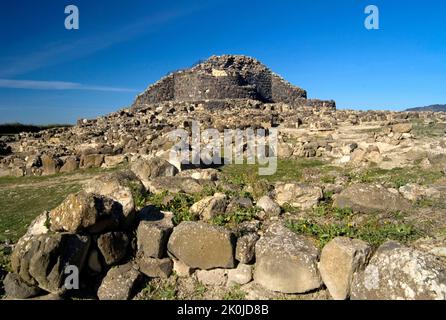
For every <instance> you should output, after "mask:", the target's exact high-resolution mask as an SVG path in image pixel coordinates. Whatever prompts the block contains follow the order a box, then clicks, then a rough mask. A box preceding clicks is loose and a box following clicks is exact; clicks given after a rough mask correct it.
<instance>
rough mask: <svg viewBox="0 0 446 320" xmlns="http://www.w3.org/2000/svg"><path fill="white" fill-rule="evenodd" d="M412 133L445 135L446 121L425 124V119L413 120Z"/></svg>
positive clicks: (435, 136) (416, 134)
mask: <svg viewBox="0 0 446 320" xmlns="http://www.w3.org/2000/svg"><path fill="white" fill-rule="evenodd" d="M412 124H413V129H412V133H413V134H414V136H415V137H430V138H437V137H444V136H445V132H446V123H435V122H434V123H431V124H425V123H424V122H423V120H416V121H413V122H412Z"/></svg>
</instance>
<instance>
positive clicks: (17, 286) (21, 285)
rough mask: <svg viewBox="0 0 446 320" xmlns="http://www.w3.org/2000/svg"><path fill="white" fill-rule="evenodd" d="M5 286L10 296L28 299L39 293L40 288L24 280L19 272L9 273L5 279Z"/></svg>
mask: <svg viewBox="0 0 446 320" xmlns="http://www.w3.org/2000/svg"><path fill="white" fill-rule="evenodd" d="M3 286H4V288H5V293H6V296H7V297H8V298H14V299H28V298H32V297H35V296H37V295H39V293H40V292H41V290H40V288H38V287H35V286H30V285H28V284H27V283H26V282H24V281H23V280H22V279H21V278H20V277H19V276H18V275H17V274H15V273H9V274H7V275H6V277H5V279H4V280H3Z"/></svg>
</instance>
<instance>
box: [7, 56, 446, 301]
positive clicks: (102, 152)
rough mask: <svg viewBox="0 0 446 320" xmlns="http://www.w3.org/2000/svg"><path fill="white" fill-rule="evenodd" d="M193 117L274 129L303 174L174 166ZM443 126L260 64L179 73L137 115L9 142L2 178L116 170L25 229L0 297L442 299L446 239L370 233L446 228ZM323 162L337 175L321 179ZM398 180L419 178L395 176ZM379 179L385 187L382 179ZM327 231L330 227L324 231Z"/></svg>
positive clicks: (222, 64)
mask: <svg viewBox="0 0 446 320" xmlns="http://www.w3.org/2000/svg"><path fill="white" fill-rule="evenodd" d="M192 121H197V123H198V124H199V125H200V126H202V127H204V128H217V129H218V130H224V129H230V128H233V129H234V128H238V129H244V128H254V129H256V128H264V129H270V128H272V127H275V128H278V130H279V137H278V150H277V154H278V157H279V161H284V162H285V163H288V162H287V161H289V162H291V163H293V162H292V161H301V162H299V163H301V166H296V167H295V168H292V170H290V171H288V172H286V173H285V174H284V175H283V177H282V178H283V179H280V181H276V180H274V179H271V180H268V179H264V180H260V181H254V182H250V181H243V182H242V183H236V181H233V180H230V179H227V177H225V176H224V172H222V170H221V168H214V167H209V166H203V165H196V166H185V165H181V164H180V163H171V162H170V161H169V152H170V149H171V147H172V145H173V142H172V141H170V139H169V137H168V134H169V132H171V131H172V130H174V129H178V128H181V129H185V130H190V129H191V127H192ZM445 123H446V113H441V112H439V113H435V114H434V113H432V112H390V111H366V112H363V111H353V110H337V109H336V105H335V102H334V101H321V100H311V99H308V98H307V92H306V91H305V90H303V89H301V88H298V87H295V86H293V85H291V84H290V83H288V82H286V81H285V80H283V79H282V78H280V77H279V76H278V75H276V74H274V73H273V72H272V71H271V70H269V69H268V68H267V67H266V66H264V65H263V64H261V63H260V62H258V61H257V60H255V59H253V58H250V57H245V56H234V55H224V56H213V57H211V58H209V59H208V60H206V61H204V62H202V63H200V64H198V65H196V66H195V67H193V68H190V69H187V70H183V71H179V72H175V73H172V74H169V75H168V76H166V77H165V78H163V79H161V80H160V81H158V82H157V83H155V84H153V85H151V86H150V87H149V88H148V89H147V90H145V91H144V92H143V93H141V94H140V95H139V96H137V97H136V99H135V101H134V102H133V104H132V105H131V106H130V107H129V108H125V109H123V110H120V111H117V112H114V113H111V114H109V115H106V116H103V117H98V118H97V119H90V120H87V119H81V120H79V121H78V123H77V125H76V126H74V127H72V128H57V129H49V130H44V131H41V132H37V133H22V134H20V135H17V136H6V137H2V138H1V139H0V176H18V177H21V176H25V175H30V176H32V175H34V176H41V175H54V174H64V175H68V174H70V173H71V172H74V171H77V170H87V169H89V168H104V169H112V168H113V169H114V170H113V171H111V172H108V173H103V174H100V175H98V176H95V177H94V178H93V179H88V181H86V182H85V184H84V185H83V187H82V190H80V191H79V192H76V193H73V194H70V195H68V196H67V197H66V199H64V200H63V201H62V202H61V203H60V204H58V205H57V206H54V207H53V208H48V209H51V210H49V211H48V212H46V211H45V212H43V213H42V214H41V215H39V216H38V217H37V218H36V219H35V220H34V221H33V222H32V223H31V224H30V225H29V227H28V230H27V232H26V234H25V235H23V236H22V238H21V239H20V240H19V241H18V242H17V243H15V244H14V246H13V250H12V255H11V266H12V270H11V271H12V272H10V273H9V274H8V275H7V276H6V278H5V279H4V281H3V286H4V288H5V291H6V295H7V297H8V298H10V299H28V298H35V297H42V296H43V297H48V298H49V297H51V298H72V297H77V296H79V295H80V296H82V297H85V296H87V297H89V298H91V297H93V298H97V299H102V300H114V299H119V300H122V299H139V298H141V297H143V296H144V292H147V291H149V292H150V291H151V289H150V290H142V286H144V285H147V283H149V284H150V285H151V284H154V285H153V287H157V284H159V283H163V281H176V282H175V284H176V285H178V287H177V289H178V291H181V292H188V293H187V294H192V293H190V291H187V290H188V289H187V288H190V287H191V286H192V287H193V286H194V285H196V284H197V283H199V284H200V285H203V286H205V287H206V288H208V289H209V288H210V291H211V292H214V291H213V289H215V292H218V291H219V290H234V289H233V288H239V289H240V290H242V291H243V292H246V297H245V298H247V299H262V298H290V297H291V298H294V297H298V298H302V297H303V298H324V299H339V300H344V299H441V300H445V299H446V267H445V266H446V260H445V259H446V250H445V248H446V240H445V239H444V238H441V237H440V236H435V237H427V236H426V237H423V238H421V239H420V240H417V241H412V239H404V237H401V239H402V241H400V242H401V243H399V242H395V241H387V238H389V237H392V236H393V235H394V233H397V235H400V233H402V234H404V232H405V231H406V230H405V227H404V225H402V226H399V229H397V230H393V229H392V230H391V229H385V228H384V231H385V232H387V233H385V234H384V235H382V234H379V235H375V234H374V233H373V232H375V230H374V229H373V227H374V224H373V223H376V224H378V223H382V224H383V225H384V226H385V227H386V226H388V225H389V224H388V222H389V221H392V219H394V218H395V217H398V216H401V215H404V218H405V219H412V221H413V220H415V222H417V223H418V222H420V223H419V224H420V226H423V227H425V224H423V223H421V222H422V221H424V220H423V219H424V218H425V217H434V219H435V220H434V221H435V224H436V225H438V226H444V227H445V228H446V223H445V222H444V214H446V212H445V210H444V199H445V198H446V197H445V196H444V195H445V192H446V182H445V181H446V179H445V177H444V174H445V173H446V138H445V136H444V133H445V132H444V129H441V128H444V127H442V125H444V124H445ZM420 128H428V129H429V130H431V131H429V132H428V133H426V132H425V131H423V130H424V129H423V130H421V129H420ZM439 128H440V129H439ZM439 130H443V132H441V131H439ZM316 160H317V161H316ZM318 163H324V164H327V165H326V166H325V165H324V167H323V169H321V170H319V171H318V170H317V168H315V167H313V166H318ZM401 170H412V171H411V172H412V174H413V177H412V176H411V177H404V176H403V178H404V179H401V174H400V173H401V172H400V171H401ZM413 170H426V172H428V173H426V175H425V176H418V175H416V173H417V172H415V171H413ZM296 172H297V173H299V176H301V178H300V179H299V178H298V175H297V174H296ZM364 172H365V173H366V174H364ZM246 173H249V172H246ZM384 173H385V174H389V175H390V176H389V177H387V176H386V177H387V178H388V179H387V180H384V181H379V182H376V181H374V180H373V179H374V178H375V176H374V175H373V174H375V175H376V174H384ZM395 174H399V179H393V178H392V177H393V176H391V175H395ZM242 175H243V174H240V175H239V176H237V177H236V179H241V178H242V177H241V176H242ZM248 178H251V177H249V175H248ZM406 178H410V179H409V180H410V183H409V182H407V181H406V180H407V179H406ZM434 178H435V179H434ZM392 179H393V180H392ZM429 179H432V181H434V182H431V181H430V180H429ZM297 180H299V181H297ZM424 180H427V181H428V182H426V183H423V181H424ZM426 203H427V204H428V205H426ZM166 208H168V209H166ZM416 210H418V211H417V213H419V215H415V216H413V215H410V214H409V213H412V212H414V211H416ZM310 218H312V219H315V221H316V222H314V221H313V220H311V221H310ZM324 219H326V220H329V222H330V223H333V225H335V226H336V228H335V229H323V227H321V226H320V225H319V224H318V223H317V222H320V221H322V220H324ZM342 219H344V220H342ZM368 220H370V221H372V222H373V223H371V224H370V225H367V226H368V229H366V230H365V232H363V233H360V232H358V230H359V229H358V228H359V227H358V226H360V225H364V223H366V222H367V221H368ZM290 221H292V222H295V221H301V222H302V221H304V223H302V224H296V225H290ZM324 221H325V220H324ZM339 221H344V222H345V223H344V224H339ZM404 221H408V220H404ZM426 225H427V224H426ZM426 228H427V227H426ZM363 231H364V230H363ZM356 236H358V237H361V239H362V240H360V239H356V238H355V237H356ZM380 237H381V238H380ZM420 237H421V236H420ZM364 238H367V239H371V241H365V240H364ZM403 240H407V241H403ZM378 242H379V244H377V243H378ZM67 265H70V266H74V267H76V268H77V269H78V270H79V272H80V278H79V279H80V289H79V290H74V291H73V290H69V289H67V287H66V285H65V280H66V279H67V274H66V273H65V272H64V271H65V268H66V266H67ZM0 271H2V270H0ZM158 287H159V285H158ZM150 288H152V286H151V287H150ZM195 291H197V290H195ZM48 294H51V295H50V296H47V295H48ZM187 294H185V296H184V295H183V296H182V297H185V298H188V297H189V296H187ZM207 297H211V298H212V297H214V296H212V295H210V296H207Z"/></svg>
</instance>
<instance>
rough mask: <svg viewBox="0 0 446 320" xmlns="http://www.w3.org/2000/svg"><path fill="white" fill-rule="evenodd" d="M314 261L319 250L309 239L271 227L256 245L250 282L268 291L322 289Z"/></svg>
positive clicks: (274, 225)
mask: <svg viewBox="0 0 446 320" xmlns="http://www.w3.org/2000/svg"><path fill="white" fill-rule="evenodd" d="M318 259H319V249H318V248H317V246H316V245H315V244H314V242H313V241H312V240H311V239H309V238H307V237H304V236H298V235H296V234H295V233H293V232H292V231H290V230H289V229H288V228H286V227H285V226H283V225H282V224H281V223H275V224H273V225H271V226H270V227H269V228H268V230H267V231H266V233H265V235H264V236H263V237H261V238H260V240H259V241H257V244H256V261H257V263H256V268H255V273H254V279H255V281H256V282H257V283H259V284H260V285H262V286H263V287H264V288H266V289H269V290H272V291H277V292H283V293H304V292H308V291H311V290H314V289H317V288H319V287H320V286H321V285H322V281H321V277H320V275H319V271H318V268H317V263H318Z"/></svg>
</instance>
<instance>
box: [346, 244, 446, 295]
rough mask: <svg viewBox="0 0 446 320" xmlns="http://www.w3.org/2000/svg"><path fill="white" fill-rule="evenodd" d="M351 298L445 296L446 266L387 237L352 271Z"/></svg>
mask: <svg viewBox="0 0 446 320" xmlns="http://www.w3.org/2000/svg"><path fill="white" fill-rule="evenodd" d="M351 298H352V299H360V300H362V299H368V300H402V299H404V300H433V299H435V300H445V299H446V268H445V265H444V264H443V263H441V262H440V261H439V260H438V259H436V258H435V256H433V255H430V254H427V253H423V252H420V251H418V250H415V249H412V248H408V247H404V246H402V245H400V244H399V243H396V242H393V241H389V242H386V243H385V244H383V245H382V246H381V247H380V248H379V249H378V251H377V252H376V253H375V255H374V256H373V257H372V259H371V260H370V263H369V264H368V266H367V267H366V268H365V270H364V271H363V272H361V273H358V274H357V275H355V277H354V279H353V283H352V291H351Z"/></svg>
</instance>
